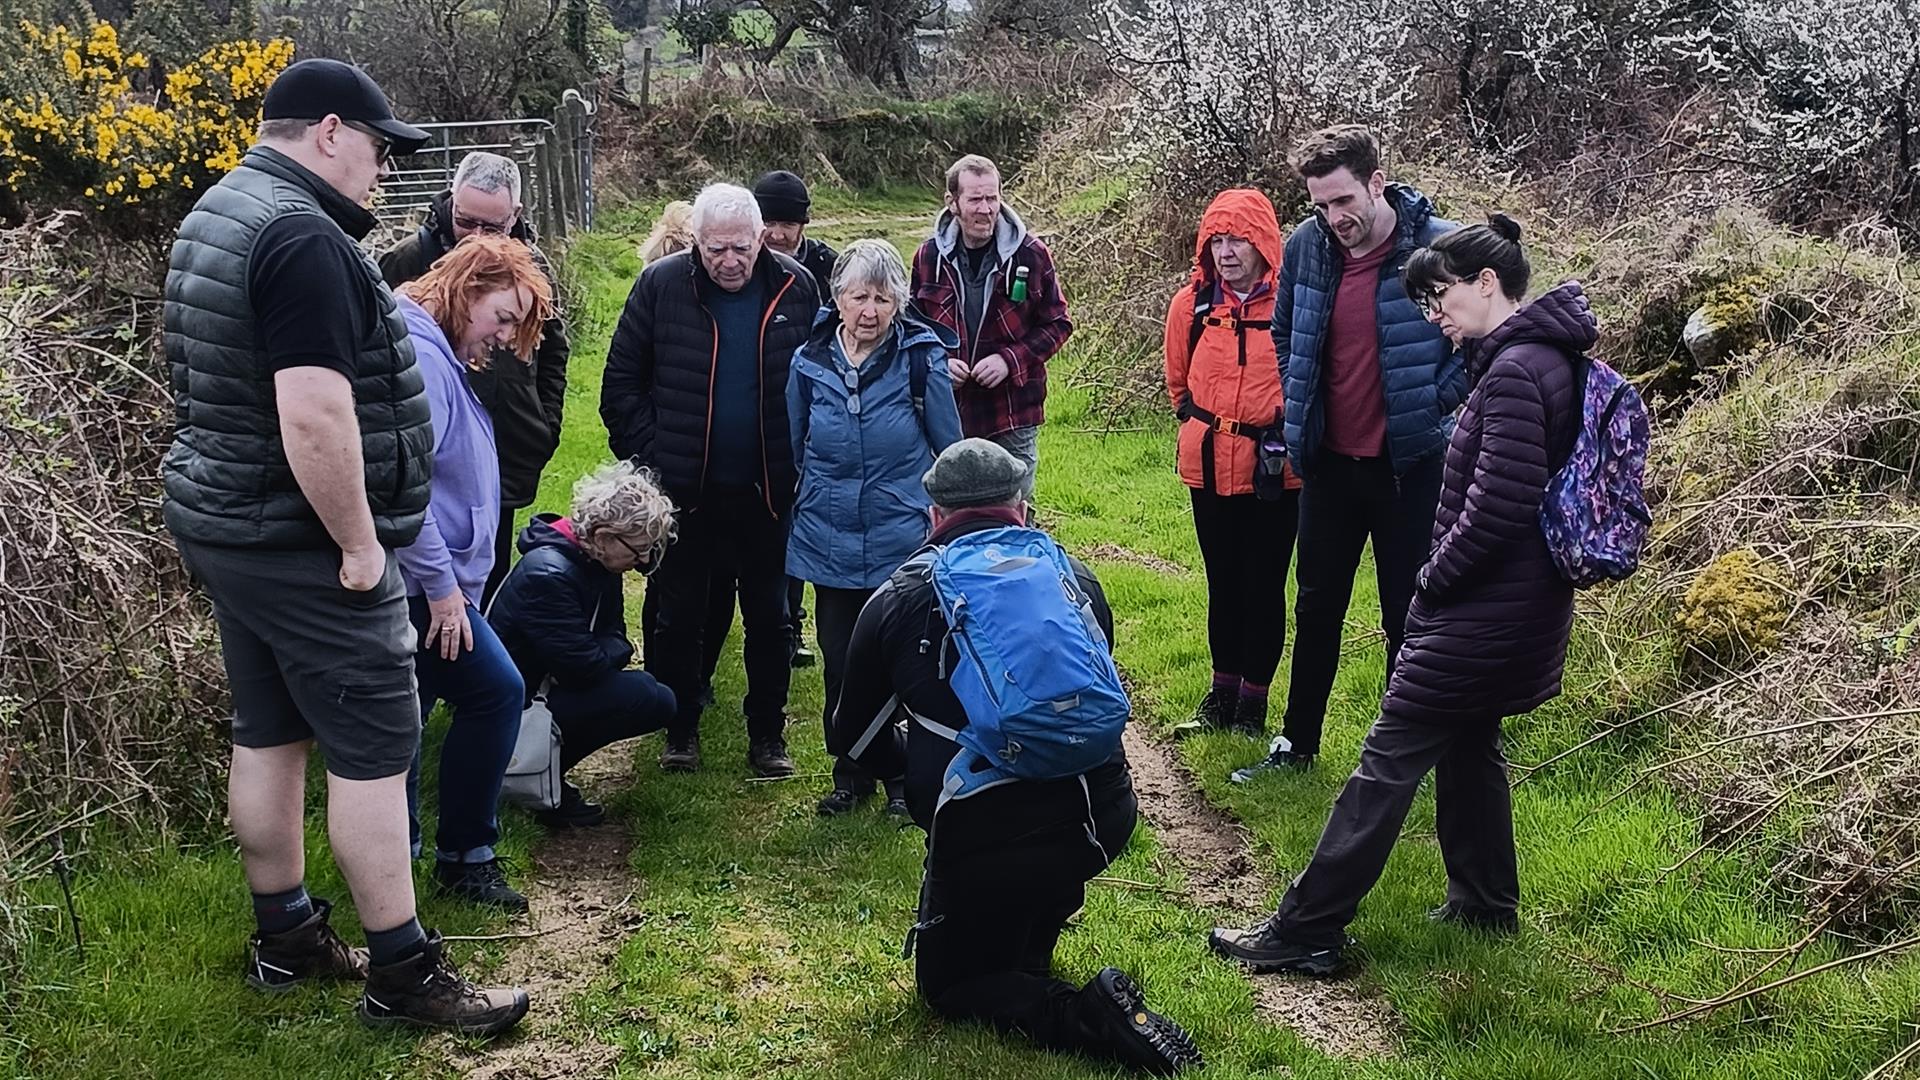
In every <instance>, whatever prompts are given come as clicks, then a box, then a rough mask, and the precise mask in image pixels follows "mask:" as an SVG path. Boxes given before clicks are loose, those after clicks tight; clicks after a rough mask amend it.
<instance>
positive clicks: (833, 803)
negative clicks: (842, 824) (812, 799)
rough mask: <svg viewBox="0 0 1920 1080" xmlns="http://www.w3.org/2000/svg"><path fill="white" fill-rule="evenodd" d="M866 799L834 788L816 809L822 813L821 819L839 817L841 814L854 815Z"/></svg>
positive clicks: (843, 789) (842, 789) (863, 796)
mask: <svg viewBox="0 0 1920 1080" xmlns="http://www.w3.org/2000/svg"><path fill="white" fill-rule="evenodd" d="M865 798H866V796H865V795H856V794H854V793H853V792H851V791H848V790H847V789H846V788H834V789H833V790H832V791H830V792H828V793H827V797H826V798H824V799H821V800H820V802H819V803H818V804H817V805H816V806H815V807H814V809H816V810H818V811H819V812H820V816H821V817H839V816H840V815H841V814H850V813H852V812H853V810H854V808H855V807H857V806H859V805H860V801H861V800H862V799H865Z"/></svg>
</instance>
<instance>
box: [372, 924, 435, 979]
mask: <svg viewBox="0 0 1920 1080" xmlns="http://www.w3.org/2000/svg"><path fill="white" fill-rule="evenodd" d="M426 947H427V932H426V931H425V930H422V929H420V920H419V919H417V918H413V919H408V920H407V921H406V922H403V923H401V924H400V925H399V926H396V927H394V928H393V929H391V930H369V931H367V959H368V960H369V961H370V962H371V963H372V964H373V966H374V967H386V966H387V965H389V964H397V963H399V962H401V961H402V960H407V959H410V958H412V957H413V956H415V955H416V954H418V953H419V952H420V950H421V949H424V948H426Z"/></svg>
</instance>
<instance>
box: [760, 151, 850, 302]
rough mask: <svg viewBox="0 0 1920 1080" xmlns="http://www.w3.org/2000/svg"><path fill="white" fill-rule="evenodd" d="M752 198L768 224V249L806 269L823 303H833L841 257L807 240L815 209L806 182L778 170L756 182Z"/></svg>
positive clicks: (820, 244) (818, 242)
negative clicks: (836, 267) (811, 211)
mask: <svg viewBox="0 0 1920 1080" xmlns="http://www.w3.org/2000/svg"><path fill="white" fill-rule="evenodd" d="M753 198H754V201H755V202H757V203H759V204H760V216H761V217H763V218H765V219H766V221H767V231H766V243H767V246H768V247H770V248H772V249H773V250H775V251H777V252H779V253H780V254H782V255H785V256H788V257H789V258H791V259H793V260H794V261H796V262H798V263H799V264H800V265H801V266H804V267H806V268H807V273H809V274H812V275H813V281H814V284H815V285H817V286H819V292H820V302H821V303H823V304H824V303H828V302H830V301H831V299H832V297H831V294H830V290H831V289H832V288H833V281H832V278H833V264H834V260H836V259H838V258H839V257H840V253H839V252H837V251H835V250H833V248H831V247H829V246H827V245H826V244H823V243H821V242H820V241H818V240H811V239H808V238H807V222H808V221H809V220H811V215H810V214H809V213H808V211H809V209H810V208H811V207H812V206H813V199H812V197H811V196H809V195H808V194H807V182H806V181H805V180H802V179H800V178H799V177H798V176H795V175H794V174H792V173H790V172H788V171H786V170H785V169H775V170H774V171H773V172H770V173H767V174H766V175H765V176H762V177H761V178H760V179H758V180H755V181H754V182H753Z"/></svg>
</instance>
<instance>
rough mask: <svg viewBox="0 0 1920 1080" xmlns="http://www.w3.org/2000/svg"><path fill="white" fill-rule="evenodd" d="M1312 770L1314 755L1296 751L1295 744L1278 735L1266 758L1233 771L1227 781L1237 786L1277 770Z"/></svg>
mask: <svg viewBox="0 0 1920 1080" xmlns="http://www.w3.org/2000/svg"><path fill="white" fill-rule="evenodd" d="M1311 768H1313V755H1312V754H1302V753H1300V752H1298V751H1296V750H1295V749H1294V748H1293V743H1292V742H1290V741H1288V739H1287V737H1286V736H1285V735H1276V736H1274V738H1273V747H1272V749H1270V750H1268V751H1267V756H1266V757H1264V758H1261V759H1260V760H1259V761H1256V762H1254V763H1253V764H1251V765H1249V766H1247V767H1246V768H1244V769H1235V770H1233V773H1232V774H1231V775H1229V776H1228V777H1227V779H1229V780H1232V781H1233V782H1234V783H1236V784H1244V783H1246V782H1247V781H1249V780H1252V779H1253V778H1254V777H1256V776H1260V775H1261V774H1263V773H1269V772H1272V771H1274V770H1275V769H1288V770H1291V771H1293V772H1305V771H1306V770H1308V769H1311Z"/></svg>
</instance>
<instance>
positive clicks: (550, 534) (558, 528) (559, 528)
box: [514, 514, 586, 558]
mask: <svg viewBox="0 0 1920 1080" xmlns="http://www.w3.org/2000/svg"><path fill="white" fill-rule="evenodd" d="M514 546H515V547H517V548H519V549H520V554H522V555H525V554H527V553H528V552H530V551H532V550H534V549H535V548H543V547H550V548H559V549H560V550H561V551H562V552H563V553H565V554H567V555H569V556H577V557H581V558H584V557H585V556H586V552H584V551H582V550H580V542H579V540H577V539H576V538H575V537H574V533H573V522H571V521H568V520H567V519H566V518H565V517H563V516H561V515H559V514H535V515H533V519H532V520H530V521H528V522H527V527H526V528H524V529H521V530H520V538H519V540H517V541H516V542H515V544H514Z"/></svg>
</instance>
